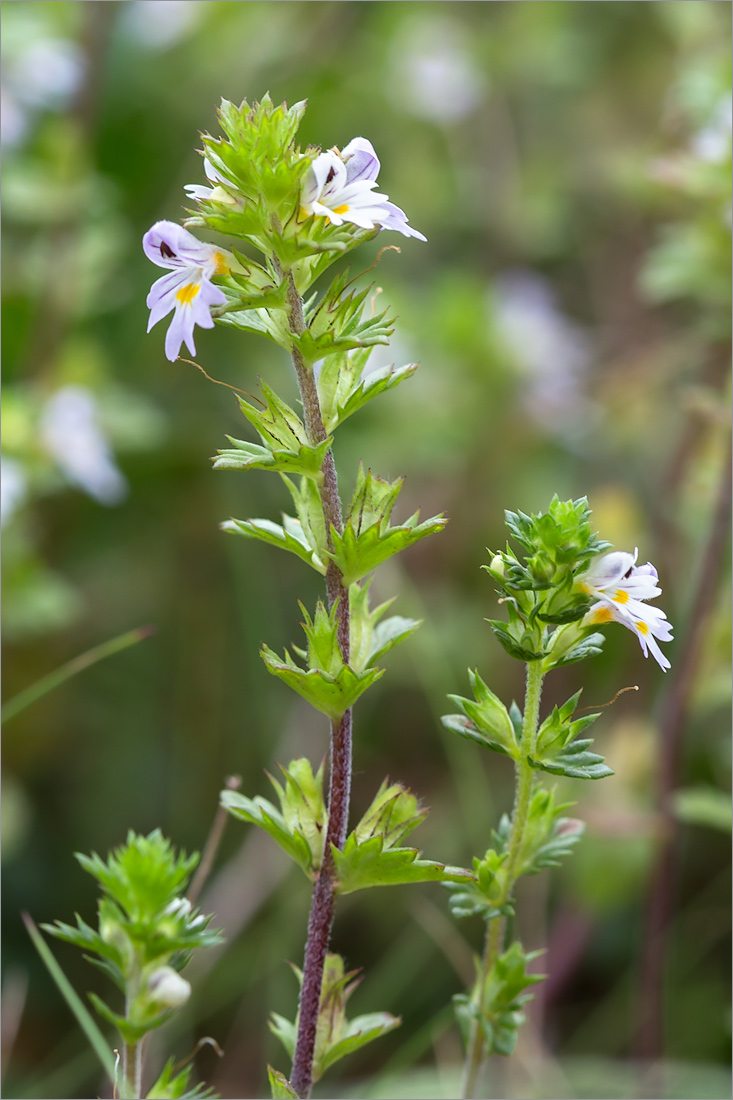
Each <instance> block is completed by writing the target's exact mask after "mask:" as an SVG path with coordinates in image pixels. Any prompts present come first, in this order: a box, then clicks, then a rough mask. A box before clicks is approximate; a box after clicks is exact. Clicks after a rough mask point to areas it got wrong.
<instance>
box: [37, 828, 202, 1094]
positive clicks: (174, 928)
mask: <svg viewBox="0 0 733 1100" xmlns="http://www.w3.org/2000/svg"><path fill="white" fill-rule="evenodd" d="M76 858H77V859H78V861H79V863H80V864H81V866H82V867H83V868H84V870H85V871H88V872H89V874H90V875H92V876H93V877H94V878H95V879H96V880H97V882H98V883H99V884H100V886H101V888H102V896H101V898H100V900H99V919H98V927H97V928H96V929H95V928H92V927H91V926H90V925H89V924H87V923H86V921H84V920H82V918H81V917H80V916H79V915H78V914H77V917H76V926H74V925H70V924H64V923H62V922H61V921H56V923H55V924H46V925H43V926H42V927H43V928H44V930H45V931H46V932H50V933H51V935H53V936H57V937H58V938H59V939H61V940H66V942H67V943H73V944H75V945H76V946H77V947H81V948H82V950H83V951H84V952H85V954H86V957H87V958H88V959H89V962H91V963H93V964H94V965H95V966H97V967H99V969H100V970H102V971H104V973H105V974H106V975H107V976H108V977H109V978H111V979H112V981H113V982H114V984H115V985H116V986H117V988H118V989H119V991H120V993H121V994H122V997H123V999H124V1010H123V1012H117V1011H116V1010H115V1009H113V1008H111V1007H110V1006H109V1005H108V1004H107V1003H106V1002H105V1001H103V1000H102V999H101V997H98V996H97V995H96V994H95V993H90V994H89V999H90V1000H91V1002H92V1004H93V1005H94V1007H95V1009H96V1010H97V1012H98V1013H99V1015H100V1016H101V1017H102V1018H103V1019H104V1020H105V1021H106V1022H107V1023H110V1024H112V1025H113V1026H114V1027H116V1028H117V1030H118V1032H119V1034H120V1038H121V1061H120V1067H119V1073H118V1077H117V1080H116V1082H115V1085H116V1089H117V1094H118V1095H119V1096H120V1098H121V1100H126V1098H136V1097H140V1096H141V1095H142V1076H143V1047H144V1042H145V1038H146V1036H147V1035H148V1034H149V1032H151V1031H152V1030H154V1029H155V1028H158V1027H161V1026H162V1025H163V1024H165V1023H167V1022H168V1021H169V1020H170V1019H172V1017H173V1016H174V1015H175V1014H176V1011H177V1010H178V1009H179V1008H181V1007H182V1006H183V1005H185V1004H186V1002H187V1001H188V999H189V997H190V995H191V986H190V984H189V983H188V982H187V981H186V979H185V978H184V977H183V976H182V975H181V971H182V970H183V969H184V968H185V966H186V964H187V963H188V961H189V959H190V958H191V954H192V952H193V951H195V950H197V949H198V948H201V947H211V946H213V945H214V944H217V943H221V942H222V941H221V937H220V936H219V934H218V932H214V931H212V930H211V929H210V928H209V924H210V922H211V917H210V916H205V915H204V914H203V913H199V912H198V910H196V909H194V908H193V907H192V906H191V903H190V901H189V900H188V899H187V898H186V897H185V896H184V890H185V887H186V884H187V882H188V879H189V876H190V874H191V872H192V871H193V869H194V867H195V866H196V864H197V863H198V854H196V853H194V854H193V855H191V856H187V855H186V854H185V852H179V853H176V852H175V851H174V850H173V848H172V846H171V844H170V842H169V841H168V840H166V839H165V837H163V835H162V834H161V832H160V830H157V829H156V830H155V832H152V833H150V835H149V836H136V835H135V833H132V832H131V833H129V835H128V837H127V842H126V844H124V845H122V846H121V847H119V848H116V849H115V850H114V851H113V852H111V853H110V855H109V856H108V857H107V860H106V861H105V860H103V859H101V858H100V857H99V856H98V855H97V854H96V853H92V855H91V856H85V855H79V854H77V857H76ZM190 1072H191V1071H190V1067H186V1068H185V1069H184V1070H182V1071H180V1072H178V1073H176V1072H174V1068H173V1059H170V1061H169V1062H168V1063H166V1065H165V1066H164V1068H163V1071H162V1072H161V1074H160V1076H159V1078H158V1080H157V1081H156V1083H155V1084H154V1085H153V1087H152V1089H150V1091H149V1092H147V1093H146V1096H148V1097H150V1098H151V1100H152V1098H153V1097H204V1096H209V1095H211V1092H210V1090H201V1088H200V1087H195V1088H194V1089H193V1091H191V1090H190V1089H189V1077H190Z"/></svg>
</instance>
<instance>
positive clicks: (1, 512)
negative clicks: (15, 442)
mask: <svg viewBox="0 0 733 1100" xmlns="http://www.w3.org/2000/svg"><path fill="white" fill-rule="evenodd" d="M27 495H28V479H27V477H26V474H25V469H24V467H23V463H22V462H20V461H19V460H18V459H17V458H10V457H4V458H3V461H2V469H1V470H0V523H7V522H8V520H10V519H12V517H13V516H14V515H15V513H16V512H17V511H18V509H19V508H20V506H21V505H22V504H23V502H24V501H25V499H26V497H27Z"/></svg>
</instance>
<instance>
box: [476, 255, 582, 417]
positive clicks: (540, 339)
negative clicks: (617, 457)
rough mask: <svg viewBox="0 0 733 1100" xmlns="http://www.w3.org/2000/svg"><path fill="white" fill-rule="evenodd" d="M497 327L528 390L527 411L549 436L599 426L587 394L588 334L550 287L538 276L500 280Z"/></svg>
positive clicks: (495, 298) (494, 298)
mask: <svg viewBox="0 0 733 1100" xmlns="http://www.w3.org/2000/svg"><path fill="white" fill-rule="evenodd" d="M491 308H492V311H493V315H494V319H495V323H496V325H497V327H498V330H499V333H500V335H501V336H502V337H503V339H504V341H505V343H506V345H507V347H508V349H509V351H510V352H511V353H512V355H513V357H514V359H515V362H516V363H517V365H518V367H519V369H520V370H521V371H522V372H523V373H524V375H525V376H526V380H527V387H526V392H525V396H524V406H525V408H526V410H527V412H528V413H529V414H530V415H531V416H532V417H533V418H534V419H535V420H536V421H537V422H538V423H539V424H541V425H542V426H543V427H545V428H547V429H548V430H549V431H555V432H558V433H565V432H566V431H568V429H572V428H577V427H578V426H581V427H582V428H583V429H584V430H587V428H588V426H589V423H590V424H592V423H595V422H596V421H597V418H598V409H597V408H596V406H595V405H594V404H593V403H592V402H591V401H590V400H589V399H588V398H587V397H586V396H585V395H584V393H583V390H582V387H583V379H584V375H585V373H586V371H587V369H588V366H589V364H590V344H589V340H588V337H587V335H586V333H585V332H584V331H583V330H582V329H581V328H580V326H579V325H577V324H575V323H574V322H573V321H571V320H570V319H569V318H567V317H565V316H564V314H562V313H561V312H560V310H559V309H558V308H557V305H556V304H555V297H554V294H553V292H552V288H551V286H550V284H549V283H548V282H547V281H546V280H545V279H543V278H542V276H540V275H538V274H537V273H536V272H533V271H511V272H507V273H505V274H503V275H501V276H499V278H498V279H497V282H496V284H495V286H494V289H493V292H492V295H491Z"/></svg>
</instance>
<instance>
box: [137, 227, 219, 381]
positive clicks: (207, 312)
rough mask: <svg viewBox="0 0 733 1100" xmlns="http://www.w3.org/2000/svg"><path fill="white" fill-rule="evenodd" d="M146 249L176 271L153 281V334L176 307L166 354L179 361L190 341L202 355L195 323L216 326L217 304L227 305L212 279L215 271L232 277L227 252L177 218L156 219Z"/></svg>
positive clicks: (159, 262) (160, 264) (150, 323)
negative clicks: (178, 222) (213, 310)
mask: <svg viewBox="0 0 733 1100" xmlns="http://www.w3.org/2000/svg"><path fill="white" fill-rule="evenodd" d="M143 249H144V251H145V255H146V256H147V257H148V259H149V260H152V261H153V263H154V264H157V265H158V267H167V268H170V269H171V273H170V275H163V277H162V278H161V279H158V280H157V282H155V283H153V285H152V287H151V288H150V293H149V294H148V297H147V302H146V304H147V307H148V309H149V310H150V320H149V321H148V332H150V330H151V328H152V327H153V325H157V323H158V321H161V320H162V319H163V318H164V317H166V316H167V315H168V314H169V313H170V312H171V310H175V313H174V315H173V320H172V321H171V323H170V326H169V328H168V332H167V334H166V338H165V354H166V357H167V358H168V359H170V361H171V362H172V363H173V362H175V360H176V359H177V358H178V353H179V352H180V350H181V344H183V343H185V345H186V347H187V348H188V350H189V351H190V353H191V355H195V354H196V345H195V344H194V341H193V330H194V326H195V325H199V327H200V328H213V327H214V322H213V320H212V318H211V307H212V306H219V305H224V304H225V302H226V295H225V294H224V292H223V291H222V290H220V289H219V287H216V286H214V285H213V283H212V282H211V280H212V278H213V277H214V275H228V274H229V263H228V259H227V256H226V253H225V252H223V251H222V250H221V249H219V248H215V247H214V245H211V244H205V243H204V242H203V241H199V240H197V239H196V237H194V236H193V234H192V233H189V232H188V230H187V229H183V227H182V226H180V225H176V223H175V222H167V221H162V222H156V223H155V225H154V226H152V228H151V229H149V230H148V231H147V233H146V234H145V236H144V237H143Z"/></svg>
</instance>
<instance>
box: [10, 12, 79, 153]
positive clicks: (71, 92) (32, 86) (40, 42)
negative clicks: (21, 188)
mask: <svg viewBox="0 0 733 1100" xmlns="http://www.w3.org/2000/svg"><path fill="white" fill-rule="evenodd" d="M2 57H3V64H2V74H3V75H2V93H1V94H2V125H1V126H0V140H1V141H2V144H3V145H4V146H6V147H7V148H12V147H13V146H15V145H19V144H20V143H21V142H22V141H23V139H24V137H25V136H26V134H27V132H28V130H29V128H30V125H31V123H32V121H33V117H34V114H35V113H36V112H37V111H42V110H51V111H63V110H65V109H66V108H67V107H68V105H69V103H70V101H71V100H72V99H73V97H74V96H75V95H76V92H77V91H78V89H79V88H80V86H81V83H82V81H83V79H84V73H85V68H86V58H85V56H84V51H83V50H82V49H81V47H80V46H78V45H77V43H76V42H72V41H71V40H70V39H68V38H56V37H50V36H48V35H45V34H44V33H43V30H42V27H41V24H40V22H39V21H38V20H35V19H30V20H23V21H21V22H18V23H17V24H15V23H14V24H12V25H10V26H9V27H8V34H7V41H5V36H4V38H3V51H2Z"/></svg>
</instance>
